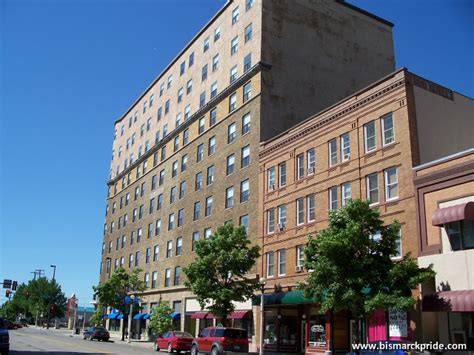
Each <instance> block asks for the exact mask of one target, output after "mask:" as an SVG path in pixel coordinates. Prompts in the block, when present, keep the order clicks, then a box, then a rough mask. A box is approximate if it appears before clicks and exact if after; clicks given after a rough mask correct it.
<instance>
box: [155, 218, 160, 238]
mask: <svg viewBox="0 0 474 355" xmlns="http://www.w3.org/2000/svg"><path fill="white" fill-rule="evenodd" d="M160 234H161V219H158V220H156V222H155V236H157V237H159V236H160Z"/></svg>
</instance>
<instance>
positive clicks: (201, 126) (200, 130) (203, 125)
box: [198, 117, 206, 134]
mask: <svg viewBox="0 0 474 355" xmlns="http://www.w3.org/2000/svg"><path fill="white" fill-rule="evenodd" d="M205 129H206V119H205V118H204V117H201V118H200V119H199V125H198V134H202V133H204V131H205Z"/></svg>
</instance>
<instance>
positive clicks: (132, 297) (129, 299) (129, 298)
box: [125, 294, 140, 343]
mask: <svg viewBox="0 0 474 355" xmlns="http://www.w3.org/2000/svg"><path fill="white" fill-rule="evenodd" d="M139 301H140V299H139V298H138V295H136V294H132V295H130V296H127V297H125V304H128V302H130V313H129V314H128V338H127V343H131V342H132V341H131V340H130V339H131V337H132V314H133V304H134V303H138V302H139Z"/></svg>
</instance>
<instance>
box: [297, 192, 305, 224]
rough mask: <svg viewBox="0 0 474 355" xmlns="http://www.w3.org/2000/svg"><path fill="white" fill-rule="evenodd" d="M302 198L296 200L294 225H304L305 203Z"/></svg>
mask: <svg viewBox="0 0 474 355" xmlns="http://www.w3.org/2000/svg"><path fill="white" fill-rule="evenodd" d="M304 200H305V199H304V198H303V197H300V198H298V199H296V225H297V226H300V225H303V224H304V223H305V203H304Z"/></svg>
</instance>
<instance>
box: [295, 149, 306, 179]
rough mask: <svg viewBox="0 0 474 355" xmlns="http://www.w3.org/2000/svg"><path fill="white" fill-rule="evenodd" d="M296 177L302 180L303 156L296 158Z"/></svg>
mask: <svg viewBox="0 0 474 355" xmlns="http://www.w3.org/2000/svg"><path fill="white" fill-rule="evenodd" d="M296 176H297V178H298V179H302V178H304V154H299V155H298V156H297V157H296Z"/></svg>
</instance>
